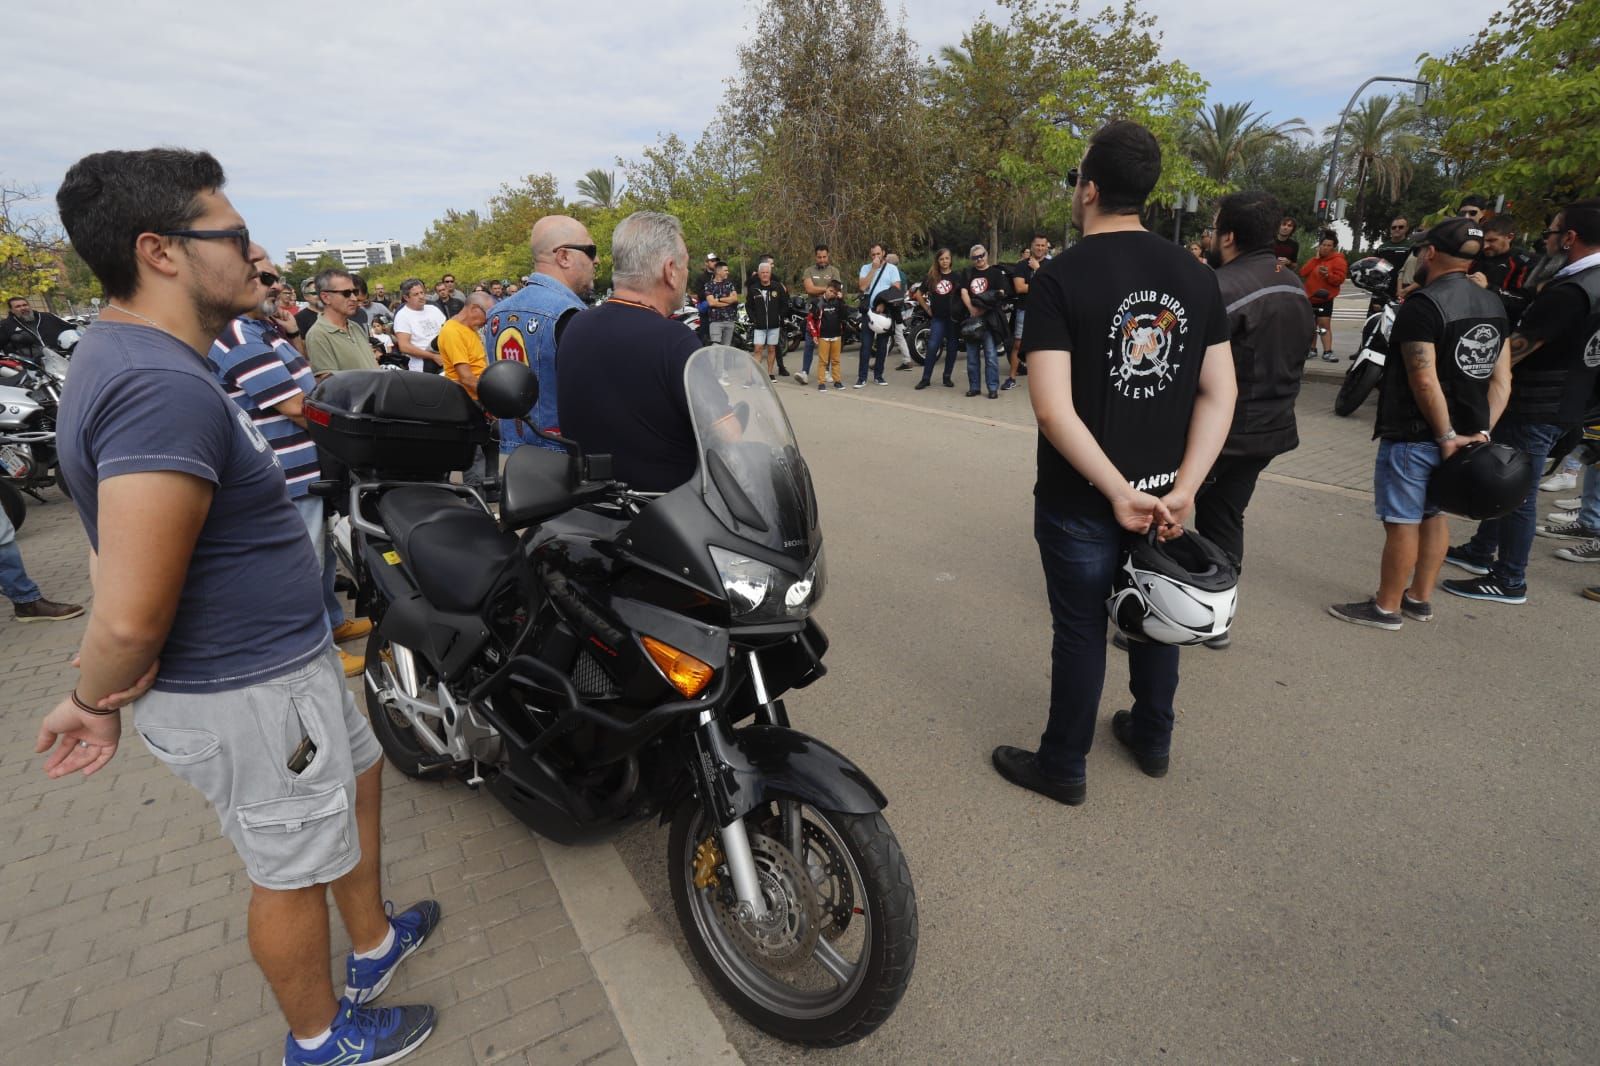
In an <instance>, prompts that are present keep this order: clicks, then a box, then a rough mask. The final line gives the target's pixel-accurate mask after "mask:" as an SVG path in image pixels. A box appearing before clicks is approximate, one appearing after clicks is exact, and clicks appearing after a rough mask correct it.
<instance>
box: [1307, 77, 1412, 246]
mask: <svg viewBox="0 0 1600 1066" xmlns="http://www.w3.org/2000/svg"><path fill="white" fill-rule="evenodd" d="M1379 81H1397V82H1404V83H1405V84H1407V85H1415V86H1416V87H1417V89H1416V99H1417V105H1418V106H1419V107H1420V106H1421V105H1422V104H1423V103H1425V102H1426V101H1427V99H1428V83H1427V82H1425V81H1423V80H1422V79H1421V78H1395V77H1389V76H1387V75H1381V74H1380V75H1378V76H1376V77H1372V78H1368V79H1367V80H1366V81H1364V82H1362V83H1361V87H1360V88H1358V89H1357V90H1356V91H1355V92H1353V93H1351V94H1350V102H1349V103H1347V104H1345V105H1344V110H1343V111H1341V112H1339V125H1337V126H1335V127H1334V130H1333V147H1332V148H1330V149H1329V151H1328V176H1327V178H1326V179H1325V180H1324V181H1323V183H1322V188H1321V189H1318V190H1317V203H1318V204H1319V205H1320V204H1321V203H1322V202H1323V201H1324V200H1326V201H1327V202H1328V204H1329V205H1330V207H1331V206H1332V204H1333V199H1334V196H1333V194H1334V192H1335V191H1336V189H1335V186H1334V184H1333V180H1334V173H1335V172H1334V168H1335V167H1337V166H1338V165H1339V138H1340V137H1341V136H1343V134H1344V124H1345V120H1346V119H1348V118H1349V117H1350V109H1351V108H1352V107H1354V106H1356V100H1357V99H1358V98H1359V97H1360V96H1361V94H1362V93H1364V92H1366V91H1367V86H1369V85H1371V84H1373V83H1374V82H1379ZM1356 191H1357V192H1358V193H1359V192H1360V191H1361V190H1359V189H1357V190H1356ZM1323 221H1327V220H1326V219H1323ZM1356 239H1357V240H1359V239H1360V234H1357V235H1356Z"/></svg>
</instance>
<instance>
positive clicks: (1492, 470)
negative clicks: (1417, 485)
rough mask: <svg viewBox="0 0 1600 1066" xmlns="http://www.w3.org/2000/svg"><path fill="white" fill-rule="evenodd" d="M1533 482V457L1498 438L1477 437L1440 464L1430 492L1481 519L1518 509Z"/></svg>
mask: <svg viewBox="0 0 1600 1066" xmlns="http://www.w3.org/2000/svg"><path fill="white" fill-rule="evenodd" d="M1532 484H1533V460H1532V459H1531V458H1530V457H1529V456H1528V453H1527V452H1523V451H1518V450H1517V449H1516V448H1513V447H1512V446H1511V445H1509V444H1501V443H1499V442H1498V441H1495V442H1492V443H1491V442H1485V441H1474V442H1473V443H1471V444H1469V445H1467V446H1466V447H1464V448H1462V449H1460V450H1459V451H1457V452H1456V453H1455V454H1454V455H1452V456H1451V457H1450V458H1448V459H1446V460H1445V461H1444V462H1442V463H1440V464H1439V467H1438V469H1437V470H1435V471H1434V472H1433V476H1432V477H1431V478H1429V479H1428V496H1429V497H1430V498H1431V499H1432V500H1433V502H1434V503H1436V504H1438V505H1439V506H1440V507H1441V508H1442V509H1444V510H1446V511H1449V512H1450V513H1451V514H1458V515H1461V516H1462V517H1463V518H1471V519H1475V520H1477V521H1482V520H1484V519H1486V518H1502V517H1504V516H1505V515H1508V514H1510V513H1511V512H1512V511H1514V510H1516V509H1517V504H1519V503H1521V502H1522V501H1523V499H1524V498H1525V497H1526V496H1527V495H1528V488H1529V486H1530V485H1532Z"/></svg>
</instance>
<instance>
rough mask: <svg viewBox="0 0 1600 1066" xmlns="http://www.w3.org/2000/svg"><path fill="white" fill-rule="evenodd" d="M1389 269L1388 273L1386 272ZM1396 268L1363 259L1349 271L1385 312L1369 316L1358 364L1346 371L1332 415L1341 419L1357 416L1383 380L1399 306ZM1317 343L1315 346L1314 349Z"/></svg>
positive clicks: (1354, 279) (1356, 362)
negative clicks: (1394, 285)
mask: <svg viewBox="0 0 1600 1066" xmlns="http://www.w3.org/2000/svg"><path fill="white" fill-rule="evenodd" d="M1384 268H1388V269H1384ZM1393 269H1394V267H1393V265H1392V264H1390V263H1389V262H1387V261H1386V260H1382V259H1379V258H1378V257H1376V256H1372V257H1369V258H1368V259H1363V260H1361V261H1359V262H1357V263H1356V264H1355V266H1353V267H1351V268H1350V280H1351V281H1352V282H1354V283H1355V284H1356V285H1357V286H1358V287H1360V288H1363V289H1365V290H1366V291H1367V292H1369V293H1371V294H1372V296H1373V298H1374V300H1379V301H1382V305H1383V307H1382V310H1380V311H1375V312H1373V313H1372V314H1370V315H1368V316H1367V323H1366V325H1365V326H1363V327H1362V330H1361V347H1360V350H1359V351H1358V352H1357V353H1356V359H1355V362H1354V363H1352V364H1351V365H1350V369H1349V370H1347V371H1345V375H1344V383H1343V384H1341V385H1340V386H1339V394H1338V396H1336V397H1334V401H1333V413H1334V414H1336V415H1340V416H1341V417H1348V416H1349V415H1352V414H1355V412H1356V411H1357V409H1359V408H1360V407H1361V405H1362V404H1363V403H1364V402H1365V401H1366V399H1367V396H1368V395H1369V394H1370V393H1371V392H1372V390H1373V389H1374V388H1376V387H1377V385H1378V382H1380V381H1381V380H1383V364H1384V362H1385V361H1386V360H1387V359H1388V357H1389V333H1390V331H1391V330H1393V329H1394V316H1395V312H1396V311H1398V310H1399V307H1400V303H1399V301H1398V300H1396V299H1395V298H1394V293H1393V291H1392V285H1390V284H1389V282H1390V281H1392V279H1391V278H1389V274H1391V273H1392V272H1393ZM1314 345H1315V342H1313V346H1314Z"/></svg>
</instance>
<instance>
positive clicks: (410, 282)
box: [400, 278, 422, 296]
mask: <svg viewBox="0 0 1600 1066" xmlns="http://www.w3.org/2000/svg"><path fill="white" fill-rule="evenodd" d="M421 287H422V279H421V278H407V279H406V280H404V281H402V282H401V283H400V295H401V296H405V295H408V294H409V293H410V292H411V290H412V289H414V288H419V289H420V288H421Z"/></svg>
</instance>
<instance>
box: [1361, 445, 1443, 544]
mask: <svg viewBox="0 0 1600 1066" xmlns="http://www.w3.org/2000/svg"><path fill="white" fill-rule="evenodd" d="M1441 461H1442V460H1441V459H1440V458H1439V446H1438V445H1437V444H1435V443H1433V441H1431V440H1430V441H1420V442H1417V443H1411V442H1409V441H1400V440H1380V441H1379V442H1378V460H1377V464H1376V465H1375V466H1374V467H1373V471H1372V504H1373V507H1374V509H1376V511H1377V512H1378V521H1380V522H1386V523H1388V524H1389V525H1393V526H1414V525H1418V524H1420V523H1422V522H1423V521H1425V520H1426V519H1429V518H1432V517H1433V516H1434V515H1436V514H1438V513H1439V505H1438V504H1436V503H1434V502H1433V501H1432V500H1431V499H1429V498H1428V481H1429V479H1430V478H1432V477H1433V472H1434V471H1435V470H1437V469H1439V463H1440V462H1441Z"/></svg>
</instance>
